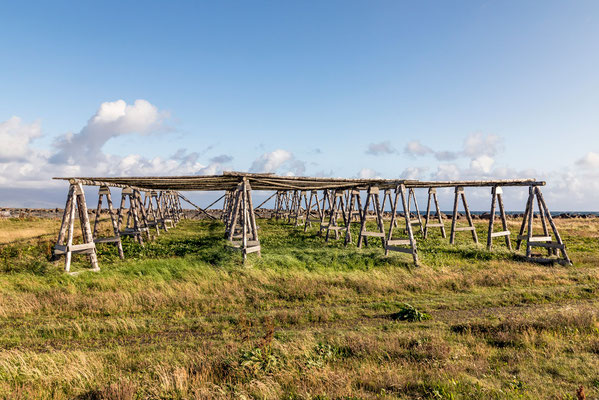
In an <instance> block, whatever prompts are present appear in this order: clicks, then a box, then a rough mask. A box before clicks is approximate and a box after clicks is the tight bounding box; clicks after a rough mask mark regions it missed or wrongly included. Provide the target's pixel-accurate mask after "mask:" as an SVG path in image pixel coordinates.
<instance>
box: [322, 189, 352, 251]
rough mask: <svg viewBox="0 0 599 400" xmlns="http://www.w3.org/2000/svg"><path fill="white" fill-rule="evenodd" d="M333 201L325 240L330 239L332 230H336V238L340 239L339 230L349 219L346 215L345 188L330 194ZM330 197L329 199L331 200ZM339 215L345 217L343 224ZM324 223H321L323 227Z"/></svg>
mask: <svg viewBox="0 0 599 400" xmlns="http://www.w3.org/2000/svg"><path fill="white" fill-rule="evenodd" d="M329 196H330V199H332V203H330V202H329V204H330V209H329V211H330V212H329V223H328V224H327V225H326V230H327V234H326V236H325V242H328V241H329V238H330V235H331V231H332V232H335V239H339V236H340V235H339V231H340V230H342V229H344V228H345V227H346V226H347V219H346V215H345V200H344V196H345V193H344V191H343V190H335V191H334V192H333V193H330V194H329ZM330 199H329V200H330ZM339 216H341V217H342V218H343V226H341V225H339ZM322 227H323V225H321V229H322Z"/></svg>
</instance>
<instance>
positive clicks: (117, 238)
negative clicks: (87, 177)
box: [93, 186, 151, 260]
mask: <svg viewBox="0 0 599 400" xmlns="http://www.w3.org/2000/svg"><path fill="white" fill-rule="evenodd" d="M104 196H106V203H107V205H108V215H109V216H110V221H111V223H112V232H113V235H114V236H112V237H106V238H99V237H98V223H99V220H100V216H101V213H102V198H103V197H104ZM150 201H151V200H150ZM93 239H94V243H96V244H99V243H114V244H116V246H117V249H118V252H119V257H120V258H121V260H123V259H124V258H125V253H124V252H123V244H122V241H121V235H120V233H119V227H118V221H117V217H116V215H115V214H114V209H113V205H112V197H111V195H110V188H109V187H108V186H100V189H99V190H98V208H97V210H96V219H95V221H94V231H93Z"/></svg>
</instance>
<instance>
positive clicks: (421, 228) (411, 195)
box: [408, 188, 424, 233]
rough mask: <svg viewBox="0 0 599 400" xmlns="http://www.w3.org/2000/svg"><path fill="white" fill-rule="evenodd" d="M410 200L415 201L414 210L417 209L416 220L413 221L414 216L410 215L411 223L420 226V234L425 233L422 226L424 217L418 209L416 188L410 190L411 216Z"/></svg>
mask: <svg viewBox="0 0 599 400" xmlns="http://www.w3.org/2000/svg"><path fill="white" fill-rule="evenodd" d="M410 198H412V199H414V208H415V209H416V219H415V220H412V219H411V218H412V216H411V215H410V223H411V224H413V225H418V226H419V227H420V232H422V233H424V228H423V225H422V217H421V216H420V209H419V208H418V201H416V193H415V192H414V188H409V189H408V213H409V214H411V211H410Z"/></svg>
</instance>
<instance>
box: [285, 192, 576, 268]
mask: <svg viewBox="0 0 599 400" xmlns="http://www.w3.org/2000/svg"><path fill="white" fill-rule="evenodd" d="M322 193H323V195H322V198H321V199H320V200H319V199H318V192H317V191H312V192H310V196H309V197H308V196H307V194H306V192H303V191H292V192H287V191H280V192H278V193H277V200H276V201H275V216H276V217H277V218H282V217H286V218H287V220H288V221H290V222H291V221H292V220H293V219H295V223H296V225H297V220H298V216H299V215H300V213H303V215H304V217H303V219H304V231H306V230H307V229H308V226H312V221H316V220H319V221H320V229H319V234H322V235H323V236H324V238H325V241H328V240H329V239H331V238H332V237H333V235H334V237H335V239H339V238H340V237H341V236H343V237H344V242H345V244H346V245H347V244H349V243H351V242H352V238H351V229H350V228H351V224H352V222H353V221H354V219H355V218H356V217H358V221H359V222H360V235H359V236H358V242H357V245H358V247H362V244H366V245H367V244H368V238H369V237H377V238H381V241H382V243H383V248H385V253H386V254H388V253H389V250H395V251H402V252H407V253H411V254H412V255H413V258H414V262H415V263H417V262H418V256H417V249H416V242H415V240H414V230H413V226H417V227H418V228H419V230H420V232H421V234H422V237H423V238H425V239H426V238H427V237H428V235H429V233H430V229H433V228H439V230H440V234H441V236H442V237H443V238H446V237H447V234H446V231H445V224H444V222H443V217H442V214H441V210H440V209H439V201H438V198H437V190H436V189H435V188H430V189H429V190H428V200H427V207H426V213H425V218H424V221H423V219H422V217H421V213H420V210H419V208H418V203H417V201H416V195H415V192H414V188H406V187H405V186H403V185H400V186H398V188H396V189H395V199H393V198H392V196H391V190H385V191H384V193H383V202H382V205H381V202H380V198H379V194H380V191H379V189H378V188H376V187H370V188H369V189H368V191H367V195H366V202H365V205H364V207H362V204H361V197H360V191H359V190H355V189H353V190H337V191H335V190H324V191H323V192H322ZM399 197H401V200H402V203H401V204H399V203H398V201H399ZM535 198H536V199H537V203H538V209H539V216H540V220H541V223H542V227H543V235H542V236H535V235H534V234H533V226H532V221H533V219H534V207H533V205H534V204H533V203H534V199H535ZM302 199H303V200H304V201H305V207H304V208H302V207H301V203H300V201H301V200H302ZM387 201H389V202H390V203H389V204H390V205H391V208H392V212H391V222H390V227H389V228H388V229H389V230H388V232H387V233H385V230H384V224H383V209H384V207H385V203H386V202H387ZM321 203H322V204H321ZM411 203H413V207H414V209H415V217H414V218H412V212H411V208H412V207H411ZM460 203H461V205H462V208H463V211H464V214H465V217H466V222H467V226H458V223H457V221H458V218H459V205H460ZM315 206H316V214H315V213H314V208H315ZM356 206H357V210H356V209H355V208H356ZM294 207H295V208H294ZM371 207H372V210H370V208H371ZM402 208H403V210H402V211H403V212H402V215H403V218H404V219H405V225H406V226H405V229H404V231H405V234H406V236H407V237H406V238H403V239H399V238H394V237H393V229H394V228H396V227H397V221H398V215H397V211H398V209H402ZM433 208H434V209H433ZM497 208H498V210H497ZM497 211H499V219H500V221H501V226H502V230H501V231H497V232H495V231H494V227H495V219H496V213H497ZM371 218H374V219H376V223H377V231H367V230H366V222H367V220H368V219H371ZM340 222H342V224H340ZM548 224H549V226H550V227H551V230H552V233H553V237H552V236H551V234H550V232H549V228H548ZM459 232H469V233H470V235H471V237H472V241H473V242H474V243H478V235H477V233H476V228H475V225H474V222H473V218H472V215H471V213H470V208H469V206H468V202H467V200H466V194H465V191H464V188H463V187H456V188H455V189H454V202H453V213H452V218H451V229H450V234H449V242H450V243H451V244H454V243H455V241H456V234H457V233H459ZM487 233H488V234H487V249H488V250H491V249H492V247H493V239H495V238H501V237H503V238H504V240H505V245H506V247H507V248H508V250H510V251H511V250H512V243H511V239H510V234H511V233H510V231H509V229H508V223H507V216H506V211H505V207H504V204H503V190H502V188H501V187H499V186H493V187H492V188H491V212H490V216H489V225H488V231H487ZM522 241H526V243H527V251H526V257H527V258H528V259H530V260H533V261H540V262H543V261H557V262H560V263H564V264H571V260H570V259H569V257H568V255H567V252H566V248H565V244H564V243H563V241H562V239H561V237H560V235H559V232H558V231H557V228H556V227H555V224H554V222H553V219H552V217H551V213H550V212H549V210H548V208H547V205H546V203H545V202H544V199H543V196H542V194H541V190H540V188H539V187H538V186H531V187H530V188H529V200H528V201H527V205H526V211H525V214H524V221H523V223H522V226H521V229H520V233H519V235H518V243H517V247H516V249H519V248H520V243H521V242H522ZM401 246H408V247H407V248H406V247H401ZM534 247H544V248H546V249H548V250H547V252H548V256H559V257H557V258H541V257H533V255H532V252H531V249H532V248H534Z"/></svg>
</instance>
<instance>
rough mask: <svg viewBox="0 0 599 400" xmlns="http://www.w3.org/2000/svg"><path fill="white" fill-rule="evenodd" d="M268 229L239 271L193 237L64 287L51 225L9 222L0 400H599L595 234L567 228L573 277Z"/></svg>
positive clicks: (0, 286) (0, 231) (131, 256)
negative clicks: (415, 256)
mask: <svg viewBox="0 0 599 400" xmlns="http://www.w3.org/2000/svg"><path fill="white" fill-rule="evenodd" d="M258 222H259V225H260V234H261V242H262V257H261V258H258V257H256V255H254V254H252V255H250V258H249V262H248V263H247V264H246V265H243V264H242V263H241V257H240V255H239V253H237V252H234V251H232V250H228V249H227V248H226V241H225V240H223V239H222V237H223V232H224V228H223V225H222V223H220V222H210V221H196V220H194V221H191V220H185V221H182V222H181V223H180V224H179V226H178V227H177V228H176V229H173V230H171V231H169V232H168V233H167V234H162V235H161V236H160V237H159V238H157V240H155V241H153V242H151V243H148V244H147V245H146V246H145V247H140V246H139V245H137V244H136V243H134V242H132V241H130V240H128V239H126V240H125V241H124V248H125V254H126V256H127V258H126V260H124V261H121V260H120V259H119V258H118V256H117V252H116V249H115V248H114V247H113V246H111V245H110V244H106V245H99V259H100V266H101V268H102V270H101V272H99V273H91V272H89V273H82V274H79V275H77V276H70V275H66V274H64V273H62V272H61V271H62V260H59V261H55V262H53V261H50V256H51V249H52V246H53V240H54V235H55V233H56V231H57V229H58V222H57V221H55V220H42V219H39V220H36V219H25V220H19V219H15V220H1V221H0V238H1V241H2V242H3V243H4V244H2V245H1V246H0V398H1V397H4V398H7V399H8V398H10V399H30V398H41V399H127V400H129V399H210V398H231V399H249V398H257V399H279V398H280V399H392V398H393V399H395V398H400V399H413V398H423V399H424V398H426V399H471V398H480V399H483V398H484V399H486V398H490V399H493V398H496V399H539V398H547V399H576V398H583V397H581V396H586V398H589V399H590V398H597V397H599V372H598V371H599V322H598V319H597V313H598V312H599V298H598V292H599V268H598V266H599V219H572V220H557V223H558V226H559V228H560V230H561V233H562V236H563V237H564V240H565V241H566V243H567V245H568V249H569V252H570V256H571V258H572V259H573V261H574V266H568V267H565V266H560V265H557V264H556V265H554V266H551V265H538V264H531V263H527V262H524V261H523V260H522V258H521V256H518V255H514V254H512V253H510V252H508V251H507V250H506V249H505V246H504V244H503V242H502V240H499V239H498V240H496V242H495V250H494V251H493V252H488V251H487V250H486V249H485V246H484V245H482V244H481V245H474V244H472V243H471V239H470V236H469V233H467V232H466V233H463V232H462V233H458V239H457V241H458V244H457V245H455V246H450V245H449V244H448V243H447V242H448V241H447V240H445V239H441V238H440V235H439V234H438V232H436V230H435V231H434V232H433V233H432V236H431V237H430V238H429V239H428V240H426V241H423V240H422V239H419V243H418V245H419V252H420V258H421V261H422V265H421V266H420V267H417V268H416V267H414V266H413V265H412V264H411V262H410V261H411V259H410V257H409V256H408V255H404V254H392V255H391V256H389V257H385V256H384V255H383V252H382V249H381V247H380V246H381V244H380V241H376V240H371V244H370V247H368V248H365V249H362V250H359V249H356V248H355V246H350V247H348V248H345V247H344V246H343V244H342V241H338V242H337V241H334V240H333V241H331V242H330V243H328V244H325V243H324V241H323V239H322V238H320V237H318V236H317V231H318V229H317V227H313V228H312V229H311V230H309V232H308V233H304V232H303V229H301V228H296V227H293V226H290V225H288V224H285V223H283V222H278V221H268V220H259V221H258ZM511 224H512V225H513V226H511V227H510V228H511V230H512V232H515V231H517V226H516V224H517V223H516V222H513V223H512V222H511ZM477 227H478V233H479V237H480V238H481V242H483V243H484V242H485V240H486V225H485V223H484V221H479V222H477ZM103 229H104V230H105V231H106V230H107V229H108V224H107V223H104V226H103ZM25 230H28V231H27V232H30V233H29V236H28V237H27V235H26V234H24V233H23V232H24V231H25ZM11 232H12V233H11ZM513 236H515V235H513ZM417 237H419V235H417ZM354 242H355V236H354ZM85 268H86V261H85V259H83V258H82V257H81V258H79V257H76V259H75V264H74V266H73V269H79V270H82V269H85Z"/></svg>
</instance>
